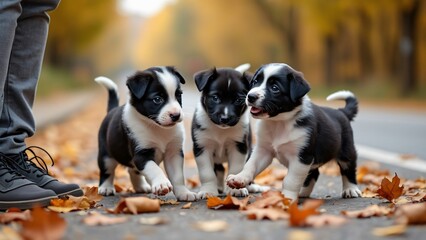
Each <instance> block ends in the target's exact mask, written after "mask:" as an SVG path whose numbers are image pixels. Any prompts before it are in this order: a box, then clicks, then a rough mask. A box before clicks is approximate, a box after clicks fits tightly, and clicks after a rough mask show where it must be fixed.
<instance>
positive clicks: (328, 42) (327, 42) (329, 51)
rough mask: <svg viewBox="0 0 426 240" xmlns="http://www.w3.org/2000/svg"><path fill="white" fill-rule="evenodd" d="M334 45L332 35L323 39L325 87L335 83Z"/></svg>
mask: <svg viewBox="0 0 426 240" xmlns="http://www.w3.org/2000/svg"><path fill="white" fill-rule="evenodd" d="M335 45H336V41H335V39H334V36H333V35H332V34H328V35H326V36H325V37H324V49H325V51H324V66H325V70H324V82H325V85H326V86H327V87H330V86H332V85H333V83H334V82H335V79H334V78H335V71H334V68H335V67H336V65H335V56H336V54H335Z"/></svg>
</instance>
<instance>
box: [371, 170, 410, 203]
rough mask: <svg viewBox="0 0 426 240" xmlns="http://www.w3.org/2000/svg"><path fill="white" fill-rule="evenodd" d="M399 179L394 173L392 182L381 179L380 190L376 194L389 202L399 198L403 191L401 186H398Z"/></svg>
mask: <svg viewBox="0 0 426 240" xmlns="http://www.w3.org/2000/svg"><path fill="white" fill-rule="evenodd" d="M400 181H401V180H400V179H399V177H398V175H397V174H396V173H395V176H394V177H393V178H392V182H391V181H389V179H387V178H386V177H385V178H383V180H382V183H381V185H380V188H379V189H378V190H377V193H378V194H379V195H380V196H381V197H383V198H385V199H387V200H388V201H389V202H392V201H393V200H395V199H397V198H399V197H400V196H401V195H402V191H403V190H404V187H403V186H399V183H400Z"/></svg>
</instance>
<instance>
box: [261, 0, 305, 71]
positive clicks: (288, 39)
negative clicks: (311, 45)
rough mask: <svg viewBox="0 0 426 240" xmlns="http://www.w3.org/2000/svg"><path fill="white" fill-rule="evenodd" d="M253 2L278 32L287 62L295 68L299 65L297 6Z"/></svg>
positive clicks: (262, 0)
mask: <svg viewBox="0 0 426 240" xmlns="http://www.w3.org/2000/svg"><path fill="white" fill-rule="evenodd" d="M254 3H255V4H256V5H257V7H258V8H259V10H260V11H259V12H260V13H262V14H263V16H264V17H265V19H266V20H267V21H268V22H269V23H270V24H271V26H272V27H274V28H275V29H276V30H277V32H278V33H279V35H280V37H281V41H282V42H283V45H284V46H285V47H286V50H287V53H288V61H287V63H288V64H289V65H291V66H293V67H294V68H296V69H297V68H298V67H299V51H298V49H299V45H298V43H299V34H298V31H297V30H298V19H299V14H298V10H297V8H296V7H295V6H294V5H293V4H292V3H289V4H287V5H282V4H281V5H279V6H271V5H269V4H268V3H267V1H264V0H255V1H254ZM284 17H287V19H284ZM285 20H286V21H285Z"/></svg>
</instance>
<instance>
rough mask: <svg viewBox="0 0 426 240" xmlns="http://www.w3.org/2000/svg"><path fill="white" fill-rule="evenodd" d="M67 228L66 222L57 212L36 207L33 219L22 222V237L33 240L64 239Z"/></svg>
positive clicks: (32, 215) (33, 211)
mask: <svg viewBox="0 0 426 240" xmlns="http://www.w3.org/2000/svg"><path fill="white" fill-rule="evenodd" d="M66 228H67V223H66V221H65V220H64V219H63V218H62V217H61V216H59V214H58V213H56V212H51V211H47V210H45V209H43V208H40V207H36V208H34V209H33V210H32V211H31V219H30V220H27V221H23V222H22V229H21V232H20V234H21V236H22V237H23V238H24V239H31V240H56V239H62V237H63V236H64V235H65V230H66Z"/></svg>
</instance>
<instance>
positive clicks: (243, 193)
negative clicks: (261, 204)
mask: <svg viewBox="0 0 426 240" xmlns="http://www.w3.org/2000/svg"><path fill="white" fill-rule="evenodd" d="M227 190H228V192H227ZM225 192H226V194H228V193H229V194H231V196H234V197H247V196H248V195H249V191H248V190H247V188H239V189H232V188H228V189H225Z"/></svg>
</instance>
